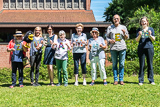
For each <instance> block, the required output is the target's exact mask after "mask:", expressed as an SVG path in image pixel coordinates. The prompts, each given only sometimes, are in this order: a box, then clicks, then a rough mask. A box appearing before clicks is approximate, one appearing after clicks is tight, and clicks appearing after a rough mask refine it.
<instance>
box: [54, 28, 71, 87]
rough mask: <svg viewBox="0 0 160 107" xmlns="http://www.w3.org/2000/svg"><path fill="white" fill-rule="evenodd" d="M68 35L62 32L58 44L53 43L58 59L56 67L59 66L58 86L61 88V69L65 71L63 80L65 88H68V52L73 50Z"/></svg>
mask: <svg viewBox="0 0 160 107" xmlns="http://www.w3.org/2000/svg"><path fill="white" fill-rule="evenodd" d="M65 37H66V33H65V32H64V31H63V30H61V31H59V39H58V40H57V43H53V45H52V48H54V49H55V50H56V51H55V58H56V66H57V70H58V72H57V75H58V84H57V85H56V86H60V85H61V84H62V77H61V69H63V80H64V86H65V87H66V86H68V73H67V60H68V52H67V51H68V50H70V49H71V46H70V42H69V40H67V39H66V38H65Z"/></svg>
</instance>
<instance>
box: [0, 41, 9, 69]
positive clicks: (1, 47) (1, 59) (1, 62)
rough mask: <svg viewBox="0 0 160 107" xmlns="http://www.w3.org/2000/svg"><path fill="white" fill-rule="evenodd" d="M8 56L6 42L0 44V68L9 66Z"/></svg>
mask: <svg viewBox="0 0 160 107" xmlns="http://www.w3.org/2000/svg"><path fill="white" fill-rule="evenodd" d="M9 56H10V53H9V52H7V44H0V68H3V67H7V68H10V67H11V65H10V64H9Z"/></svg>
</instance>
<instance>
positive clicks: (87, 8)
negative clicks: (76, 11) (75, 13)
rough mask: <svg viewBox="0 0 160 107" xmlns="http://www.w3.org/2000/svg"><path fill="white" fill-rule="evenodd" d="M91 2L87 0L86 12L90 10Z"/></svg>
mask: <svg viewBox="0 0 160 107" xmlns="http://www.w3.org/2000/svg"><path fill="white" fill-rule="evenodd" d="M90 5H91V0H86V10H90Z"/></svg>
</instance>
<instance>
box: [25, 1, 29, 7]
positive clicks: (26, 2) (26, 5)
mask: <svg viewBox="0 0 160 107" xmlns="http://www.w3.org/2000/svg"><path fill="white" fill-rule="evenodd" d="M24 2H25V3H24V8H30V0H25V1H24Z"/></svg>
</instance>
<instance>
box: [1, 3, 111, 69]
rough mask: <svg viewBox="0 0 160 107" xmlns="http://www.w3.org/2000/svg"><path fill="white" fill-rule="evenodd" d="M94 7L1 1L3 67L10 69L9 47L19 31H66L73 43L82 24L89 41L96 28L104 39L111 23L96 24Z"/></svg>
mask: <svg viewBox="0 0 160 107" xmlns="http://www.w3.org/2000/svg"><path fill="white" fill-rule="evenodd" d="M90 4H91V0H0V50H1V54H0V67H1V68H2V67H10V65H9V53H6V45H7V44H8V42H9V41H10V40H11V39H12V38H13V36H12V35H13V34H14V33H15V31H16V30H21V31H22V32H23V33H25V32H27V31H28V30H33V29H34V28H35V27H36V26H40V27H42V29H43V34H45V33H46V27H47V25H48V24H52V25H53V26H54V32H55V34H58V32H59V30H64V31H65V32H66V35H67V38H68V39H70V36H71V34H72V33H73V32H75V25H76V24H77V23H82V24H84V33H86V34H87V38H90V33H89V32H90V30H91V28H92V27H98V28H99V30H100V33H101V34H100V35H101V36H103V35H104V33H105V29H106V28H107V27H108V26H109V25H110V24H111V23H107V22H96V20H95V17H94V14H93V11H92V10H91V9H90Z"/></svg>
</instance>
